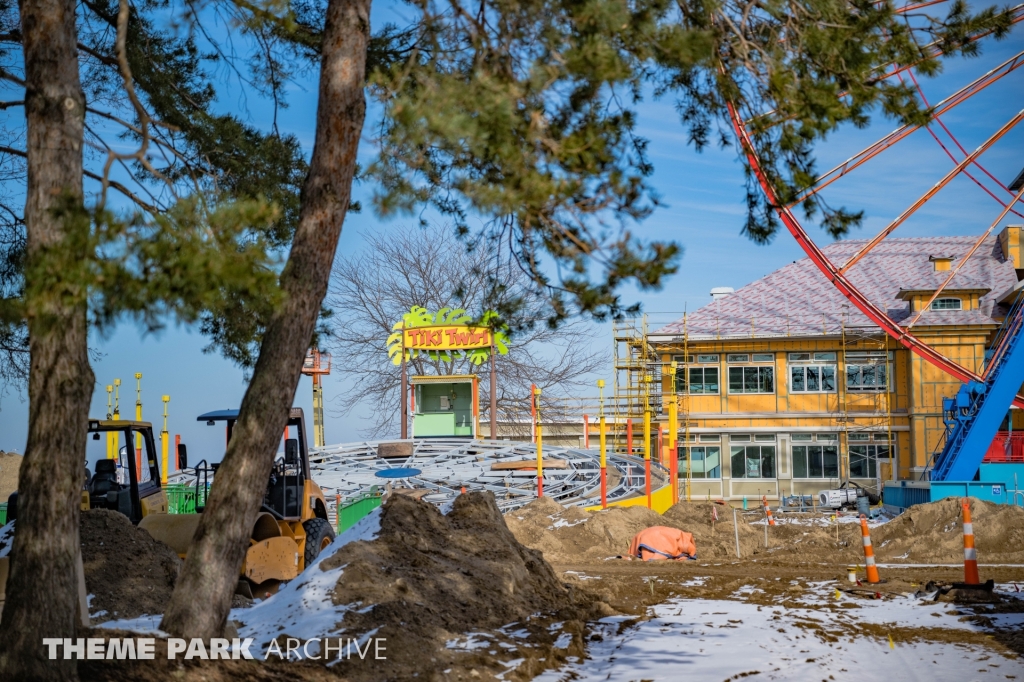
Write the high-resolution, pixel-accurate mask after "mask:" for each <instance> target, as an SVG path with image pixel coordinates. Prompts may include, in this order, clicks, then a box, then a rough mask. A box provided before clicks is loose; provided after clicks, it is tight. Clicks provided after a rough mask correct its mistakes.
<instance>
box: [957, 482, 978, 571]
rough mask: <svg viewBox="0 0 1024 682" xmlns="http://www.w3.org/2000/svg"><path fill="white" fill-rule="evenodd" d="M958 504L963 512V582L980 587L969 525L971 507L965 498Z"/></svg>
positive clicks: (971, 529)
mask: <svg viewBox="0 0 1024 682" xmlns="http://www.w3.org/2000/svg"><path fill="white" fill-rule="evenodd" d="M960 504H961V505H963V510H964V582H965V583H966V584H968V585H980V584H981V578H980V577H979V576H978V550H976V549H974V524H973V523H971V505H970V503H969V501H968V500H967V498H964V500H963V502H961V503H960Z"/></svg>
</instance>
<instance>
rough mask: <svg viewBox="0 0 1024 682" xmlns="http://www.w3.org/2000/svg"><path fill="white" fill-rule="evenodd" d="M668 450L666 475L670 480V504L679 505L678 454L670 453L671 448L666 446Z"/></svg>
mask: <svg viewBox="0 0 1024 682" xmlns="http://www.w3.org/2000/svg"><path fill="white" fill-rule="evenodd" d="M666 447H667V448H668V450H667V451H666V453H665V454H666V455H668V475H669V478H671V479H672V504H679V454H678V451H677V452H672V446H671V444H669V445H668V446H666Z"/></svg>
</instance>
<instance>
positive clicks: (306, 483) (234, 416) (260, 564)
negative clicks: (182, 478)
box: [139, 407, 334, 597]
mask: <svg viewBox="0 0 1024 682" xmlns="http://www.w3.org/2000/svg"><path fill="white" fill-rule="evenodd" d="M237 420H238V410H218V411H216V412H209V413H207V414H202V415H200V416H199V417H198V418H197V421H201V422H206V423H207V424H209V425H211V426H212V425H215V424H217V423H219V422H224V423H225V426H226V429H227V440H228V442H230V440H231V433H232V430H233V429H234V425H235V422H236V421H237ZM292 432H294V434H295V436H296V437H295V438H292V437H287V438H285V441H284V453H283V456H282V457H281V458H279V459H277V460H276V461H275V462H274V466H273V469H272V470H271V473H270V477H269V480H268V483H267V489H266V492H265V493H264V497H263V504H262V505H261V507H260V511H259V514H258V515H257V517H256V521H255V523H254V524H253V528H252V534H251V537H250V540H249V548H248V549H247V550H246V553H245V561H244V562H243V564H242V569H241V577H242V579H243V582H240V584H239V591H240V592H241V593H242V594H245V595H246V596H250V597H251V596H252V595H251V588H252V587H253V586H256V585H261V584H263V583H267V582H268V581H284V580H291V579H292V578H294V577H296V576H297V575H298V574H299V573H301V572H302V571H303V570H304V569H305V568H306V566H307V565H309V564H310V563H312V562H313V561H314V560H315V559H316V558H317V556H319V555H320V552H321V551H323V549H324V548H325V547H327V546H328V545H329V544H331V542H333V541H334V529H333V528H332V527H331V523H330V521H329V520H328V518H327V502H326V500H325V499H324V494H323V491H321V490H320V486H318V485H317V484H316V483H315V482H314V481H313V479H312V477H311V475H310V469H309V450H308V446H307V442H306V425H305V417H304V415H303V412H302V409H301V408H297V407H293V408H292V409H291V411H290V413H289V415H288V433H289V434H291V433H292ZM178 457H179V460H180V461H181V466H182V467H183V468H184V467H185V466H186V464H187V458H188V453H187V451H182V450H179V454H178ZM182 458H184V459H182ZM216 470H217V465H216V464H214V465H212V466H207V465H206V463H205V460H204V461H203V462H200V463H198V464H197V465H196V466H195V467H194V468H193V471H194V472H195V476H196V490H197V491H199V490H204V489H205V488H206V480H208V476H209V474H210V473H212V474H213V476H214V481H213V484H212V485H216V484H217V483H216ZM202 509H203V507H202V505H201V504H198V506H197V509H196V511H197V512H198V513H196V514H150V515H147V516H145V517H144V518H143V519H142V521H141V522H140V523H139V527H140V528H144V529H146V530H147V531H148V532H149V533H150V534H151V535H152V536H153V537H155V538H156V539H157V540H160V541H161V542H163V543H165V544H167V545H168V546H170V547H171V549H173V550H174V551H175V552H177V553H178V555H179V556H181V557H182V558H184V556H185V553H186V552H187V551H188V546H189V543H190V542H191V541H192V536H193V535H194V534H195V529H196V526H198V524H199V519H200V516H201V513H202Z"/></svg>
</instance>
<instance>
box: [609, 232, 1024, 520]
mask: <svg viewBox="0 0 1024 682" xmlns="http://www.w3.org/2000/svg"><path fill="white" fill-rule="evenodd" d="M976 239H977V238H976V237H938V238H920V239H917V238H915V239H887V240H885V241H883V242H882V243H881V244H879V246H878V247H876V248H875V249H874V250H873V251H871V252H870V253H869V254H868V255H867V256H866V257H865V258H864V259H863V260H862V261H860V262H859V263H857V265H855V266H854V267H853V268H852V269H851V270H850V272H849V276H850V279H851V281H852V282H853V283H854V284H855V285H856V286H857V287H858V288H859V289H860V290H861V291H862V292H863V293H864V294H865V295H867V296H868V297H869V298H870V299H871V300H872V301H873V302H874V303H875V304H877V305H879V306H880V307H881V308H883V309H886V310H888V312H889V315H890V317H892V318H893V319H894V320H896V321H897V322H899V323H900V324H901V325H903V326H904V328H910V327H912V328H913V332H914V333H915V334H916V335H917V336H918V337H920V338H921V339H923V340H925V341H926V342H928V343H929V344H930V345H932V346H933V347H934V348H935V349H936V350H938V351H939V352H941V353H943V354H944V355H946V356H947V357H949V358H951V359H953V360H955V361H956V362H958V363H960V364H961V365H963V366H965V367H967V368H969V369H971V370H974V371H976V372H979V373H980V372H981V371H982V370H983V366H984V361H985V353H986V350H987V349H988V347H989V344H990V342H991V339H992V338H993V335H994V333H995V332H996V330H997V329H998V327H999V324H1000V323H1001V322H1002V318H1003V316H1004V315H1005V313H1006V310H1007V306H1006V301H1008V300H1009V299H1010V297H1011V296H1012V295H1014V294H1015V287H1016V286H1017V283H1018V273H1020V274H1022V275H1024V270H1022V269H1021V268H1022V265H1021V262H1020V228H1019V227H1008V228H1006V229H1004V230H1003V232H1002V233H1001V234H1000V235H999V236H998V237H991V238H990V239H988V240H987V241H986V242H985V243H984V244H983V245H982V246H981V248H980V249H978V251H977V252H976V253H975V254H974V255H973V256H972V257H971V258H970V259H969V260H968V261H967V263H965V264H963V267H962V268H961V269H960V271H959V272H957V274H956V277H955V278H954V279H953V280H952V281H951V282H950V283H949V285H948V286H947V287H946V288H945V289H944V290H943V293H942V294H941V295H940V296H939V298H937V299H936V300H935V302H934V303H933V304H932V305H931V306H930V308H929V309H928V310H922V308H923V307H924V306H925V305H926V304H927V301H928V300H929V299H930V298H931V296H932V294H933V293H934V292H935V291H936V290H937V289H938V288H939V287H940V286H941V284H942V283H943V282H944V281H945V279H946V278H947V277H948V276H949V274H950V271H951V269H952V268H954V267H956V266H957V265H958V264H959V262H960V261H959V259H960V258H962V257H963V255H964V254H966V252H967V251H968V249H970V247H971V245H972V244H973V243H974V241H975V240H976ZM863 244H864V242H863V241H844V242H837V243H835V244H832V245H830V246H828V247H826V248H825V249H824V250H825V252H826V254H827V255H828V256H829V258H831V259H832V260H833V262H838V263H843V262H845V261H846V259H847V258H849V256H851V255H852V254H853V253H855V252H856V251H857V250H858V249H859V248H860V247H861V246H863ZM712 296H713V300H712V301H711V303H709V304H708V305H706V306H704V307H702V308H700V309H699V310H697V311H695V312H693V313H691V314H689V315H686V316H685V317H684V318H682V319H679V320H678V321H676V322H674V323H672V324H669V325H667V326H665V327H662V328H660V329H656V330H647V329H646V328H644V326H643V325H631V324H618V325H616V393H617V395H616V397H617V400H616V401H615V402H616V405H617V406H623V407H620V408H619V409H620V413H619V414H618V415H617V417H618V418H617V419H616V421H617V422H618V423H617V425H616V427H617V429H618V430H617V438H616V443H617V445H619V447H620V449H621V443H622V431H623V429H622V422H623V421H624V419H625V418H627V417H631V418H633V421H634V424H636V423H638V419H641V418H642V414H643V410H644V407H643V406H644V404H645V403H646V404H647V405H649V406H650V407H651V411H652V412H653V413H654V414H653V418H654V422H655V426H656V428H659V429H661V430H662V432H666V431H665V430H666V429H667V428H668V416H669V415H668V412H669V411H668V408H667V405H668V401H669V400H672V399H673V398H674V399H676V400H677V401H678V403H677V404H678V411H679V421H678V423H679V431H678V443H679V448H678V455H679V476H680V479H685V478H686V477H687V472H689V475H690V481H689V487H690V495H691V496H692V497H699V498H703V497H706V496H709V495H710V496H711V497H713V498H726V499H733V500H738V499H742V498H743V497H748V498H754V497H759V496H761V495H767V496H768V497H769V498H770V499H777V498H778V497H779V496H780V495H789V494H805V495H806V494H814V493H817V492H818V491H819V490H823V489H826V488H830V487H835V486H837V485H839V484H840V483H841V482H843V481H846V480H851V481H853V482H854V483H857V484H859V485H862V486H864V487H866V488H869V489H871V490H875V491H878V490H880V489H881V483H882V481H884V480H890V479H897V478H914V479H916V478H920V477H921V475H922V474H923V473H924V472H925V471H926V469H927V467H928V464H929V460H930V458H931V456H932V454H933V453H934V451H935V450H936V448H937V447H938V446H939V445H940V444H941V441H942V437H943V423H942V398H943V397H947V396H952V395H953V394H954V393H956V391H957V389H958V388H959V386H960V383H959V382H958V381H957V380H956V379H954V378H953V377H951V376H948V375H946V374H945V373H943V372H942V371H940V370H938V369H936V368H935V367H933V366H932V365H930V364H928V363H927V362H925V361H924V360H922V359H921V358H919V357H917V356H915V355H913V354H911V353H910V351H908V350H906V349H903V348H902V347H900V346H898V344H897V343H896V342H895V341H894V340H892V339H891V338H889V337H888V336H887V335H885V334H884V333H883V332H882V331H881V330H880V329H879V328H878V327H877V326H875V325H873V324H872V323H871V322H870V321H869V320H868V319H867V318H866V317H865V316H864V315H863V314H862V313H861V312H860V311H859V310H857V309H856V308H855V307H854V306H853V305H852V304H850V303H849V301H847V300H846V299H845V298H844V297H843V296H842V295H841V294H840V293H839V292H838V291H837V290H836V289H835V288H834V287H833V286H832V285H831V284H830V283H829V282H828V281H827V280H826V279H825V277H824V276H823V275H822V274H821V273H820V272H819V271H818V270H817V268H816V267H815V266H814V265H813V264H812V263H811V262H810V260H809V259H806V258H805V259H803V260H800V261H795V262H794V263H792V264H790V265H787V266H785V267H783V268H781V269H779V270H777V271H775V272H773V273H771V274H769V275H767V276H766V277H763V278H762V279H760V280H757V281H756V282H753V283H751V284H748V285H746V286H744V287H742V288H740V289H739V290H737V291H733V290H732V289H727V288H719V289H715V290H712ZM673 365H674V366H673ZM645 377H650V380H646V381H645ZM673 377H674V379H673ZM1022 425H1024V424H1022ZM1015 427H1016V428H1019V427H1018V426H1017V425H1016V422H1015ZM634 432H635V427H634ZM655 433H658V431H655ZM666 433H667V432H666ZM636 441H637V443H638V444H639V443H641V442H642V441H641V438H640V437H639V436H637V438H636ZM664 442H666V443H667V442H668V439H667V438H666V439H664ZM639 447H641V446H640V445H638V446H637V447H635V448H634V450H637V449H638V448H639ZM680 495H681V496H682V495H685V483H684V484H682V485H681V486H680Z"/></svg>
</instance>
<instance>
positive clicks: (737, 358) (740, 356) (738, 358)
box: [725, 353, 750, 362]
mask: <svg viewBox="0 0 1024 682" xmlns="http://www.w3.org/2000/svg"><path fill="white" fill-rule="evenodd" d="M725 361H726V362H750V356H749V355H747V354H746V353H731V354H729V355H726V356H725Z"/></svg>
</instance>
